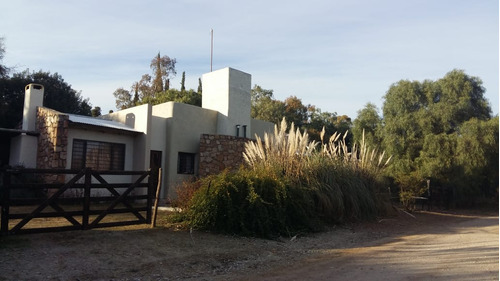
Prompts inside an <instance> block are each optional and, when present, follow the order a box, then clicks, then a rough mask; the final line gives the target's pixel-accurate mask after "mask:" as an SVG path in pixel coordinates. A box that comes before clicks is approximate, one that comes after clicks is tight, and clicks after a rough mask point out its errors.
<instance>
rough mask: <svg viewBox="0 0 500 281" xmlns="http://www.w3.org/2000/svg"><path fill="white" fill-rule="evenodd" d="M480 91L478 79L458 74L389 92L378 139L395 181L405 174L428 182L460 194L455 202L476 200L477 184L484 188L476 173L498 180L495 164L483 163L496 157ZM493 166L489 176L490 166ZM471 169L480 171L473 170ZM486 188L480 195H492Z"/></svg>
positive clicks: (494, 140) (495, 137)
mask: <svg viewBox="0 0 500 281" xmlns="http://www.w3.org/2000/svg"><path fill="white" fill-rule="evenodd" d="M484 91H485V90H484V88H483V87H482V82H481V80H480V79H479V78H477V77H471V76H468V75H466V74H465V73H464V72H463V71H461V70H453V71H451V72H449V73H447V74H446V75H445V76H444V77H443V78H442V79H439V80H438V81H429V80H426V81H424V82H418V81H413V82H410V81H407V80H402V81H399V82H398V83H396V84H393V85H392V86H391V87H390V88H389V90H388V91H387V94H386V95H385V97H384V98H385V102H384V106H383V113H384V116H383V122H382V124H383V126H382V128H381V129H380V132H381V133H379V136H381V137H383V145H384V148H385V150H386V151H387V152H389V153H390V154H392V155H393V164H392V165H391V168H390V175H391V176H392V177H394V178H395V179H396V182H398V181H399V182H403V181H404V180H403V179H404V178H406V177H408V175H414V176H415V177H425V178H432V179H434V180H437V181H438V182H440V183H441V184H442V185H444V186H446V187H448V188H453V189H454V190H456V191H457V192H458V191H460V194H461V197H460V196H459V197H456V198H455V199H457V200H458V202H459V203H460V201H461V200H462V201H461V202H464V200H463V199H466V198H468V199H471V198H473V197H474V196H480V193H479V192H477V191H475V189H476V187H477V186H478V184H479V183H481V182H482V183H481V184H480V185H481V186H486V185H488V184H487V183H486V181H485V180H484V179H485V177H484V176H482V177H481V176H480V174H483V175H484V174H488V175H490V176H491V175H493V177H494V178H496V182H498V164H497V163H498V160H496V164H495V161H493V160H485V159H487V158H488V156H486V155H494V156H493V158H495V159H498V128H496V132H495V130H494V129H493V127H494V126H493V125H491V124H492V123H490V122H491V121H490V119H491V116H490V114H491V109H490V107H489V103H488V101H487V100H486V99H485V98H484ZM496 123H497V124H498V119H496ZM486 124H487V125H486ZM496 126H497V127H498V125H496ZM479 128H482V129H479ZM481 134H482V137H479V135H481ZM495 143H496V144H495ZM483 148H484V149H483ZM486 151H487V152H486ZM493 158H492V159H493ZM485 163H488V166H485ZM495 165H496V168H494V169H495V171H494V172H493V171H492V170H491V168H490V167H495ZM476 166H477V167H481V171H479V170H477V169H474V168H473V167H476ZM413 182H418V179H416V178H415V179H414V181H413ZM493 189H495V188H493ZM496 189H498V184H497V185H496ZM485 190H488V191H487V192H486V191H484V192H482V194H487V196H490V195H491V194H492V193H493V192H491V188H490V187H488V188H486V189H485Z"/></svg>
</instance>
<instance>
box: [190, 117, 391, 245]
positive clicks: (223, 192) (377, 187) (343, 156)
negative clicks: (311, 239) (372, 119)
mask: <svg viewBox="0 0 500 281" xmlns="http://www.w3.org/2000/svg"><path fill="white" fill-rule="evenodd" d="M323 136H324V131H323V132H322V134H321V137H322V142H321V143H318V142H315V141H310V140H309V136H308V134H307V133H306V132H304V133H302V132H301V131H300V130H299V129H296V128H295V127H294V125H293V124H292V125H291V126H290V128H288V127H287V124H286V121H285V120H284V119H283V121H282V122H281V124H280V125H279V126H275V129H274V133H273V134H265V135H264V138H263V139H260V138H258V137H257V140H256V141H255V142H249V143H247V144H246V146H245V152H244V153H243V157H244V159H245V161H246V164H247V166H246V167H244V168H241V169H240V170H238V171H236V172H233V173H230V172H227V171H226V172H224V173H221V174H219V175H214V176H210V177H207V178H204V179H202V180H201V181H200V182H199V186H200V188H199V189H198V190H197V191H196V192H195V194H194V196H193V197H192V199H191V201H190V202H189V205H188V206H187V208H186V210H187V211H186V218H187V220H188V221H189V223H190V224H191V226H192V227H197V228H202V229H209V230H215V231H220V232H225V233H236V234H244V235H256V236H263V237H272V236H276V235H292V234H293V233H297V232H299V231H314V230H318V229H320V228H321V226H322V225H324V224H325V223H341V222H345V221H352V220H362V219H363V220H364V219H371V218H374V217H375V216H377V214H379V213H380V212H381V211H383V210H384V208H383V206H384V200H385V199H384V198H383V197H382V196H380V194H381V190H383V188H382V186H383V185H382V183H381V181H380V177H379V175H380V172H381V170H382V169H383V168H384V167H385V165H387V163H388V162H389V161H390V158H387V157H386V156H385V155H384V153H379V152H378V151H377V150H373V149H370V148H368V147H367V146H366V144H365V143H364V141H362V142H361V143H360V144H358V145H354V146H353V147H352V148H348V147H347V145H346V141H345V137H346V135H344V136H340V135H339V134H334V135H333V136H332V137H331V138H330V139H329V140H328V142H327V143H324V142H323Z"/></svg>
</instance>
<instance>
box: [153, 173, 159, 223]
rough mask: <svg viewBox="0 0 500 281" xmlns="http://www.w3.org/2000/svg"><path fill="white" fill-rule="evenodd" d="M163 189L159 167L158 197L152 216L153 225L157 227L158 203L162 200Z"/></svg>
mask: <svg viewBox="0 0 500 281" xmlns="http://www.w3.org/2000/svg"><path fill="white" fill-rule="evenodd" d="M160 190H161V168H159V169H158V184H157V186H156V197H155V202H154V205H153V215H152V218H151V227H152V228H153V227H156V217H157V216H158V203H159V201H160Z"/></svg>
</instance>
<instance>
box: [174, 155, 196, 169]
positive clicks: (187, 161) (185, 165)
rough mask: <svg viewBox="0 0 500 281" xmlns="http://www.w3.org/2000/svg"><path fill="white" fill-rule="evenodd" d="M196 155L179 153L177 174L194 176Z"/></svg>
mask: <svg viewBox="0 0 500 281" xmlns="http://www.w3.org/2000/svg"><path fill="white" fill-rule="evenodd" d="M195 155H196V154H194V153H186V152H179V156H178V158H177V174H194V156H195Z"/></svg>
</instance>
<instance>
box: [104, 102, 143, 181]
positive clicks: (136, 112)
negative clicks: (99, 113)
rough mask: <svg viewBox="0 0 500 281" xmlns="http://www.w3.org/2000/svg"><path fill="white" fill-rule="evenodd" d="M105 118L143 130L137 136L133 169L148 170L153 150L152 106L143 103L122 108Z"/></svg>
mask: <svg viewBox="0 0 500 281" xmlns="http://www.w3.org/2000/svg"><path fill="white" fill-rule="evenodd" d="M103 118H104V119H108V120H114V121H117V122H120V123H123V124H126V125H128V126H130V127H131V128H134V129H136V130H138V131H141V132H143V133H144V134H143V135H139V136H136V137H135V142H134V153H133V158H134V161H133V166H132V168H131V170H143V171H144V170H147V169H149V152H150V150H151V140H152V138H151V136H150V134H151V119H152V106H151V105H150V104H143V105H139V106H135V107H132V108H127V109H124V110H120V111H118V112H114V113H110V114H107V115H105V116H103Z"/></svg>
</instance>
